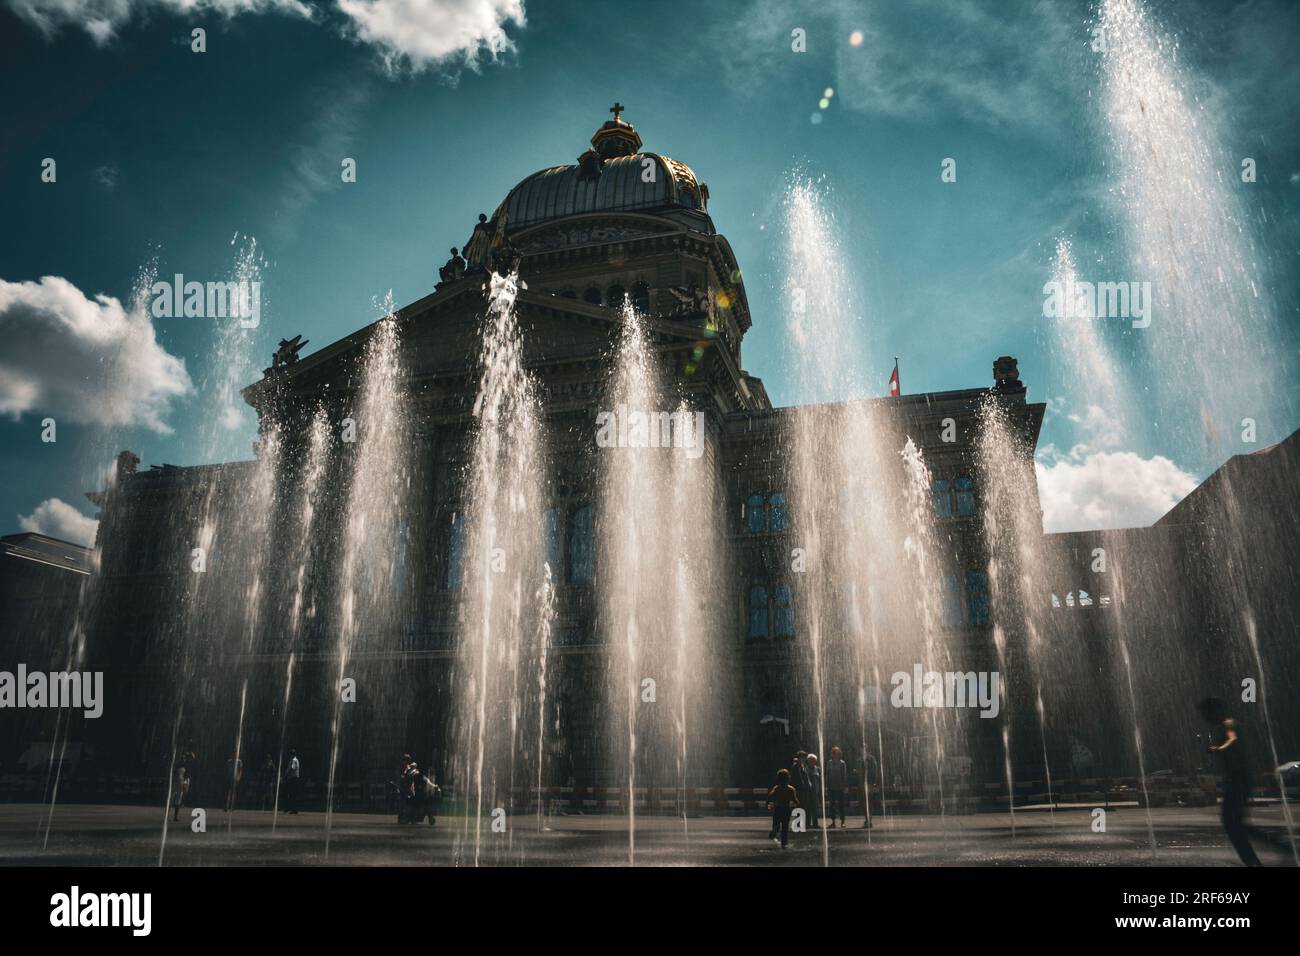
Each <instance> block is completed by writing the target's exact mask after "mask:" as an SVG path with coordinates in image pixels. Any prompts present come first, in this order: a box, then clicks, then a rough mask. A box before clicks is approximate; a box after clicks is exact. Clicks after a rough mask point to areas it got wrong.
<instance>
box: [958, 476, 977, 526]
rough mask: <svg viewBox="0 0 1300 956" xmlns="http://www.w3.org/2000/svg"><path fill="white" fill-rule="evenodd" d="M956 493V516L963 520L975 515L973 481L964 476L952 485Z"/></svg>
mask: <svg viewBox="0 0 1300 956" xmlns="http://www.w3.org/2000/svg"><path fill="white" fill-rule="evenodd" d="M953 488H954V489H956V492H957V496H956V497H957V514H958V515H960V516H961V517H963V518H971V517H974V515H975V481H974V479H972V478H968V477H966V476H965V475H963V476H962V477H960V478H958V479H957V480H956V482H954V483H953Z"/></svg>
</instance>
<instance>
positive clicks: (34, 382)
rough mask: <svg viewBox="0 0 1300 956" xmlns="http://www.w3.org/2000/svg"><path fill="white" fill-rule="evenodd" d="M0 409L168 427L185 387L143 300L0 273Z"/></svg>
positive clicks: (181, 370)
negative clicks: (129, 303) (127, 301)
mask: <svg viewBox="0 0 1300 956" xmlns="http://www.w3.org/2000/svg"><path fill="white" fill-rule="evenodd" d="M0 340H3V341H4V343H5V347H4V350H3V351H0V415H8V416H9V417H11V418H13V419H15V420H16V419H19V418H21V417H22V416H23V414H24V413H26V412H34V413H36V414H39V415H41V416H49V417H51V418H53V419H54V420H55V421H56V422H60V421H62V420H64V419H66V420H68V421H72V422H77V423H80V424H87V425H108V426H130V425H143V426H145V427H146V428H150V429H153V430H154V431H156V432H161V433H164V434H167V433H170V432H171V428H170V426H168V425H167V423H166V417H167V415H168V413H169V412H170V410H171V404H172V401H173V400H174V399H176V398H178V397H180V396H182V395H186V394H188V393H189V392H190V391H191V390H192V385H191V383H190V377H189V373H188V372H186V370H185V362H184V360H183V359H180V358H177V357H176V356H174V355H171V354H170V353H168V352H167V351H166V349H164V348H163V347H162V346H161V345H159V344H158V340H157V339H156V338H155V336H154V328H153V322H152V321H151V320H150V318H149V316H148V314H147V312H146V311H145V309H144V308H143V306H141V307H138V308H133V309H129V310H128V309H126V308H124V307H123V305H122V303H121V302H119V301H118V300H117V299H115V298H113V297H112V296H107V295H97V296H95V298H94V299H93V300H92V299H89V298H87V297H86V295H85V294H84V293H82V292H81V290H80V289H78V288H77V287H76V286H74V285H73V284H72V283H71V282H69V281H68V280H67V279H62V278H60V277H58V276H45V277H44V278H43V279H41V281H40V282H6V281H5V280H3V279H0Z"/></svg>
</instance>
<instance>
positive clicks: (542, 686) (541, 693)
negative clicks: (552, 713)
mask: <svg viewBox="0 0 1300 956" xmlns="http://www.w3.org/2000/svg"><path fill="white" fill-rule="evenodd" d="M536 600H537V655H538V662H537V664H538V666H537V796H536V800H537V829H538V830H542V829H544V828H545V825H546V800H545V796H544V793H545V773H546V665H547V663H548V657H549V656H550V652H551V642H552V640H553V631H554V629H555V583H554V581H553V580H552V577H551V566H550V564H549V563H543V564H542V586H541V588H539V589H538V592H537V598H536Z"/></svg>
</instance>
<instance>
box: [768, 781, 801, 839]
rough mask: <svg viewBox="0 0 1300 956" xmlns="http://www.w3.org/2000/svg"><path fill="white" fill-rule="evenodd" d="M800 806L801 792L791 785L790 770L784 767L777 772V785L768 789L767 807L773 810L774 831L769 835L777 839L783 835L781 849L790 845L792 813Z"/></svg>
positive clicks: (769, 837) (770, 837)
mask: <svg viewBox="0 0 1300 956" xmlns="http://www.w3.org/2000/svg"><path fill="white" fill-rule="evenodd" d="M797 806H799V794H798V793H797V792H796V791H795V789H794V787H792V786H790V771H789V770H786V769H785V768H784V767H782V768H781V769H780V770H778V771H777V772H776V786H775V787H773V788H772V789H771V790H769V791H767V808H768V809H769V810H771V811H772V832H771V833H769V834H768V835H767V838H768V839H769V840H775V839H776V838H777V833H778V832H779V833H780V835H781V849H783V850H784V849H785V848H786V847H787V846H789V845H790V813H791V812H792V811H793V810H794V808H795V807H797Z"/></svg>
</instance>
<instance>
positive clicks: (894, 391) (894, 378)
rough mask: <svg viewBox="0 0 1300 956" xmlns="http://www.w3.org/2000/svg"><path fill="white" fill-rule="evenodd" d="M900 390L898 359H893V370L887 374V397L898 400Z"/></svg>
mask: <svg viewBox="0 0 1300 956" xmlns="http://www.w3.org/2000/svg"><path fill="white" fill-rule="evenodd" d="M900 394H901V390H900V389H899V387H898V359H897V358H895V359H894V370H893V371H892V372H890V373H889V397H890V398H898V396H899V395H900Z"/></svg>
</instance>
